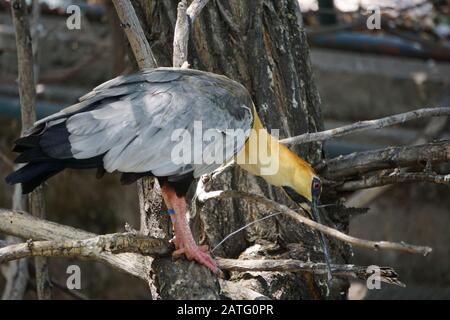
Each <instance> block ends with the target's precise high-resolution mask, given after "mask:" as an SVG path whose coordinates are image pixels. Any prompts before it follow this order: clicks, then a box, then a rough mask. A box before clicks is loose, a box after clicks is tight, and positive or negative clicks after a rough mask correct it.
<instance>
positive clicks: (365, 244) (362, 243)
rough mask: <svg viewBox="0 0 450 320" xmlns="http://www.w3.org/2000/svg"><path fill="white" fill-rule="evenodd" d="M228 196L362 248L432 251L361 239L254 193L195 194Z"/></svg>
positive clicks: (200, 196)
mask: <svg viewBox="0 0 450 320" xmlns="http://www.w3.org/2000/svg"><path fill="white" fill-rule="evenodd" d="M230 198H236V199H240V200H245V201H248V202H254V203H258V204H262V205H264V206H265V207H267V208H268V209H271V210H273V211H275V212H281V213H283V214H285V215H287V216H289V217H291V218H292V219H294V220H296V221H297V222H300V223H302V224H304V225H306V226H308V227H310V228H312V229H315V230H318V231H321V232H323V233H324V234H326V235H328V236H330V237H332V238H335V239H337V240H340V241H344V242H346V243H349V244H351V245H354V246H357V247H362V248H368V249H373V250H396V251H403V252H410V253H419V254H423V255H427V254H428V253H430V252H431V251H432V249H431V248H430V247H424V246H416V245H411V244H407V243H404V242H401V243H396V242H388V241H370V240H363V239H359V238H355V237H352V236H350V235H347V234H345V233H342V232H340V231H338V230H336V229H333V228H330V227H327V226H325V225H322V224H319V223H317V222H315V221H313V220H311V219H309V218H306V217H304V216H302V215H301V214H299V213H298V212H295V211H294V210H292V209H290V208H288V207H287V206H285V205H282V204H279V203H277V202H275V201H273V200H270V199H267V198H265V197H263V196H260V195H256V194H250V193H246V192H242V191H235V190H220V191H210V192H200V193H198V194H197V200H198V202H200V203H205V202H206V201H209V200H212V199H230Z"/></svg>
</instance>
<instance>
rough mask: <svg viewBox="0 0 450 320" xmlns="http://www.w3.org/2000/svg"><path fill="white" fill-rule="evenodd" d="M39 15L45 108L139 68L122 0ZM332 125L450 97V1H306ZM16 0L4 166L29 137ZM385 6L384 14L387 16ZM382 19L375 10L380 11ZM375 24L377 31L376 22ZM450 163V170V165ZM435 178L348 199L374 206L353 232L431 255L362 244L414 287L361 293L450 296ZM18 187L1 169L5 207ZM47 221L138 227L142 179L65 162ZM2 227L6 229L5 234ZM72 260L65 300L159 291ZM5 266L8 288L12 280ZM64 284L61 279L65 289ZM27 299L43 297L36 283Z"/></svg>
mask: <svg viewBox="0 0 450 320" xmlns="http://www.w3.org/2000/svg"><path fill="white" fill-rule="evenodd" d="M39 2H40V7H41V11H40V17H39V19H36V21H32V32H33V34H34V35H36V36H37V38H38V43H39V45H38V50H37V52H36V57H37V58H38V61H39V70H38V73H39V77H38V79H39V81H38V83H39V85H38V88H37V89H38V106H37V113H38V117H43V116H45V115H48V114H51V113H53V112H55V111H57V110H59V109H61V108H63V107H66V106H69V105H71V104H73V103H75V102H76V101H77V98H78V97H80V96H82V95H83V94H85V93H86V92H88V91H89V90H90V89H92V88H93V87H94V86H96V85H98V84H100V83H102V82H104V81H105V80H108V79H110V78H112V77H114V76H116V75H118V74H121V73H126V72H127V70H131V68H132V66H131V62H130V61H129V60H128V58H127V52H126V50H127V49H126V48H127V45H126V41H125V40H126V39H125V37H124V35H123V31H122V29H121V28H120V26H119V22H118V18H117V17H116V15H115V11H114V10H113V8H112V3H111V1H103V0H87V1H81V0H80V1H69V0H46V1H39ZM71 4H77V5H79V6H80V8H81V12H82V19H83V28H81V30H68V29H67V27H66V20H67V17H68V16H69V15H68V14H67V13H66V8H67V7H68V6H69V5H71ZM299 4H300V7H301V9H302V12H303V18H304V24H305V28H306V30H307V33H308V41H309V44H310V47H311V58H312V64H313V69H314V74H315V77H316V82H317V86H318V88H319V92H320V95H321V98H322V111H323V117H324V121H325V126H326V128H333V127H337V126H341V125H344V124H348V123H351V122H354V121H358V120H366V119H372V118H378V117H382V116H386V115H391V114H395V113H401V112H406V111H409V110H413V109H418V108H422V107H438V106H440V107H448V106H449V98H450V77H449V76H450V6H449V1H447V0H437V1H432V0H430V1H424V0H404V1H394V0H378V1H377V0H359V1H358V0H334V1H333V0H319V1H315V0H300V1H299ZM9 6H10V3H9V1H5V0H0V176H1V177H4V176H5V175H6V174H7V173H8V172H10V171H11V170H12V165H13V164H12V160H13V159H14V155H13V154H12V153H11V152H10V149H11V146H12V142H13V140H14V139H16V138H17V137H18V136H19V135H20V118H19V117H20V112H19V111H20V106H19V98H18V88H17V79H16V77H17V59H16V48H15V38H14V28H13V25H12V21H11V16H10V11H9ZM378 13H379V15H378ZM370 17H372V20H371V19H370ZM368 18H369V21H371V22H372V24H370V26H371V29H368V25H367V21H368ZM449 124H450V122H449V121H448V119H432V120H428V119H426V120H422V121H418V122H413V123H408V125H403V126H401V127H391V128H387V129H381V130H377V131H370V132H367V133H363V134H360V133H359V134H357V135H352V136H347V137H345V138H342V139H334V140H331V141H329V142H327V143H326V145H325V152H326V155H327V157H336V156H339V155H341V154H348V153H351V152H355V151H363V150H370V149H377V148H383V147H386V146H392V145H404V144H414V143H423V142H425V141H428V140H434V139H443V138H447V139H448V138H449V136H450V125H449ZM446 170H447V172H450V170H449V168H447V169H446ZM449 191H450V190H449V188H448V187H446V186H439V185H433V184H414V185H407V184H406V185H397V186H393V187H381V188H375V189H369V190H366V191H360V192H358V193H356V194H353V195H350V196H349V197H348V198H346V199H343V200H344V201H346V203H347V204H348V205H350V206H357V207H370V211H369V212H368V213H366V214H364V215H361V216H358V217H355V218H353V220H352V223H351V226H350V234H352V235H355V236H359V237H362V238H368V239H374V240H381V239H384V240H392V241H405V242H409V243H415V244H421V245H428V246H431V247H433V249H434V251H433V253H432V254H430V255H429V256H427V257H420V256H415V255H409V254H403V253H398V252H378V253H377V252H375V253H374V252H371V251H365V250H355V252H354V257H353V258H354V259H353V263H355V264H361V265H372V264H377V265H380V266H383V265H388V266H392V267H394V268H395V269H396V270H397V271H398V272H399V274H400V280H402V281H403V282H405V283H406V284H407V287H406V288H398V287H392V286H389V285H382V288H381V290H370V291H368V290H367V289H366V286H365V284H361V283H353V284H352V286H351V289H350V292H349V298H350V299H380V298H382V299H410V298H415V299H437V298H450V273H449V272H448V271H449V270H450V250H449V249H448V246H447V244H448V243H450V232H448V231H449V228H450V192H449ZM12 194H13V188H12V187H10V186H7V185H6V184H5V183H4V182H3V178H2V179H0V207H4V208H9V207H11V205H12V202H11V201H12ZM45 196H46V201H47V219H49V220H52V221H56V222H58V223H62V224H67V225H71V226H74V227H79V228H82V229H85V230H87V231H91V232H95V233H112V232H116V231H123V230H124V226H125V223H129V224H130V225H131V226H132V227H135V228H138V224H139V221H138V199H137V193H136V190H135V187H134V186H127V187H121V186H120V183H119V179H118V177H117V176H114V175H108V176H106V177H105V178H103V179H101V180H97V179H96V178H95V174H93V173H92V172H73V171H68V170H66V171H64V172H63V173H62V174H59V175H57V176H56V177H54V178H52V179H51V183H49V184H48V185H47V187H46V193H45ZM0 237H1V235H0ZM74 263H75V262H74V261H70V260H67V259H51V260H50V272H51V275H52V279H53V280H54V281H55V285H56V290H55V295H56V297H57V298H64V299H66V298H73V299H83V298H96V299H107V298H119V299H120V298H122V299H132V298H142V299H146V298H148V293H147V292H148V289H147V286H146V285H145V284H144V283H142V282H141V281H139V280H136V279H133V278H131V277H129V276H127V275H122V274H120V273H118V272H117V271H114V270H112V269H110V268H108V267H106V266H104V265H101V264H97V263H91V262H79V261H77V262H76V264H78V265H80V267H81V269H82V272H83V277H82V290H80V291H77V292H76V293H74V292H70V291H68V290H66V289H64V288H65V281H66V279H67V274H66V269H67V266H69V265H71V264H74ZM4 280H5V279H4V277H3V276H2V274H1V273H0V292H1V290H2V288H3V286H4ZM58 288H59V289H58ZM26 297H27V298H35V289H34V288H33V282H32V281H31V284H30V286H29V288H28V290H27V295H26Z"/></svg>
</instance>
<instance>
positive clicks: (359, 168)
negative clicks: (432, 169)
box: [316, 140, 450, 180]
mask: <svg viewBox="0 0 450 320" xmlns="http://www.w3.org/2000/svg"><path fill="white" fill-rule="evenodd" d="M449 161H450V141H449V140H444V141H440V142H434V143H427V144H422V145H416V146H406V147H390V148H386V149H381V150H371V151H365V152H358V153H353V154H349V155H346V156H341V157H337V158H334V159H331V160H327V161H324V162H323V163H322V164H320V165H318V166H317V167H316V169H317V171H318V172H319V173H320V174H321V175H322V176H323V177H325V178H327V179H329V180H339V179H342V178H347V177H351V176H355V175H358V174H364V173H367V172H370V171H376V170H383V169H392V168H401V167H407V166H416V165H418V164H419V165H425V164H426V163H446V162H449Z"/></svg>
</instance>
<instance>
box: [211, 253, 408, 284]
mask: <svg viewBox="0 0 450 320" xmlns="http://www.w3.org/2000/svg"><path fill="white" fill-rule="evenodd" d="M216 260H217V265H218V267H219V268H220V269H222V270H229V271H239V272H245V271H250V272H257V271H269V272H308V273H313V274H317V275H326V274H327V272H328V269H327V264H326V263H315V262H311V261H308V262H303V261H299V260H291V259H284V260H273V259H272V260H269V259H267V260H266V259H257V260H256V259H255V260H237V259H223V258H218V259H216ZM379 269H380V280H381V281H383V282H386V283H391V284H395V285H398V286H401V287H404V286H405V285H404V284H403V283H402V282H400V281H399V280H398V274H397V273H396V272H395V270H394V269H392V268H390V267H380V268H379ZM331 270H332V272H333V275H335V276H341V277H347V278H357V279H362V280H367V278H368V277H370V276H371V275H372V274H373V271H369V270H370V268H368V267H363V266H356V265H353V264H343V265H340V264H332V265H331Z"/></svg>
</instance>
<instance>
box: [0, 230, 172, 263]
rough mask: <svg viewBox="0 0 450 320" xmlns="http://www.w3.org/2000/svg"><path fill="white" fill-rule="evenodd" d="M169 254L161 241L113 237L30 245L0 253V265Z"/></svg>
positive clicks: (128, 235) (126, 235)
mask: <svg viewBox="0 0 450 320" xmlns="http://www.w3.org/2000/svg"><path fill="white" fill-rule="evenodd" d="M172 251H173V247H172V245H171V244H170V243H169V242H168V241H167V240H164V239H156V238H150V237H147V236H142V235H136V234H134V233H114V234H107V235H101V236H97V237H94V238H90V239H85V240H66V241H32V240H28V241H27V242H26V243H21V244H14V245H10V246H7V247H5V248H1V249H0V263H4V262H8V261H12V260H17V259H21V258H25V257H31V256H33V257H68V258H87V259H89V258H90V259H96V258H98V257H99V256H100V254H101V253H103V252H108V253H114V254H117V253H124V252H127V253H131V252H132V253H139V254H141V255H151V256H164V255H167V254H169V253H170V252H172Z"/></svg>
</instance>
